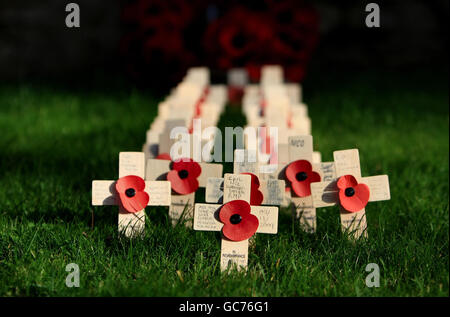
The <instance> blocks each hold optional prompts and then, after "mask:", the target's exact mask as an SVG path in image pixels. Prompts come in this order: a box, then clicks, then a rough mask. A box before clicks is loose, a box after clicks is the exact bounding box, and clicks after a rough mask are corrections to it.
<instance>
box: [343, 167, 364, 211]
mask: <svg viewBox="0 0 450 317" xmlns="http://www.w3.org/2000/svg"><path fill="white" fill-rule="evenodd" d="M337 187H338V188H339V201H340V203H341V206H342V207H343V208H344V209H345V210H347V211H348V212H357V211H360V210H361V209H363V208H364V207H365V206H366V205H367V203H368V202H369V197H370V189H369V186H367V185H366V184H358V181H357V180H356V178H355V177H353V176H352V175H344V176H341V177H339V180H338V181H337Z"/></svg>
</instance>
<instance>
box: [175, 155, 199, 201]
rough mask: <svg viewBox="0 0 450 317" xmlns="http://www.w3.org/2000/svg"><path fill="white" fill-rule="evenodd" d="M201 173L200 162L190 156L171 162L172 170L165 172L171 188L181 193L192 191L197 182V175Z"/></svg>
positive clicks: (194, 189) (195, 187) (195, 188)
mask: <svg viewBox="0 0 450 317" xmlns="http://www.w3.org/2000/svg"><path fill="white" fill-rule="evenodd" d="M201 173H202V168H201V167H200V164H198V163H197V162H194V161H193V160H192V159H190V158H182V159H179V160H177V161H176V162H173V163H172V170H171V171H170V172H169V173H167V180H168V181H170V184H171V186H172V189H173V190H174V191H175V192H176V193H177V194H181V195H186V194H190V193H193V192H195V191H196V190H197V188H198V186H199V184H198V180H197V177H199V176H200V174H201Z"/></svg>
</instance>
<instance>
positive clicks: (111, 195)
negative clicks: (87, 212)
mask: <svg viewBox="0 0 450 317" xmlns="http://www.w3.org/2000/svg"><path fill="white" fill-rule="evenodd" d="M129 175H135V176H138V177H140V178H142V179H143V178H144V176H145V159H144V153H142V152H120V153H119V179H121V178H123V177H125V176H129ZM115 185H116V181H114V180H94V181H92V205H93V206H110V205H118V206H119V222H118V230H119V232H123V233H124V234H125V236H127V237H134V236H137V235H141V234H142V233H143V232H144V229H145V208H143V209H142V210H138V211H137V212H129V211H127V210H126V209H125V208H124V207H123V204H122V203H121V202H120V196H119V194H118V193H117V190H116V187H115ZM144 190H145V192H146V193H147V194H148V196H149V199H148V203H147V206H170V182H167V181H145V189H144ZM133 196H134V195H133Z"/></svg>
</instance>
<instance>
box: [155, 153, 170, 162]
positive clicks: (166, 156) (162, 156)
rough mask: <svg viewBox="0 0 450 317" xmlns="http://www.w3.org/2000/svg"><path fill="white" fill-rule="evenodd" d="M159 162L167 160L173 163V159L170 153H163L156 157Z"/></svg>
mask: <svg viewBox="0 0 450 317" xmlns="http://www.w3.org/2000/svg"><path fill="white" fill-rule="evenodd" d="M156 159H157V160H167V161H172V158H171V157H170V154H169V153H161V154H158V156H157V157H156Z"/></svg>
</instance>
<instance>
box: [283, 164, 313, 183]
mask: <svg viewBox="0 0 450 317" xmlns="http://www.w3.org/2000/svg"><path fill="white" fill-rule="evenodd" d="M311 171H312V165H311V163H310V162H308V161H307V160H298V161H294V162H292V163H291V164H289V166H288V167H287V168H286V177H287V179H288V180H290V181H291V182H295V181H297V174H298V173H300V172H304V173H307V174H308V173H309V172H311Z"/></svg>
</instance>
